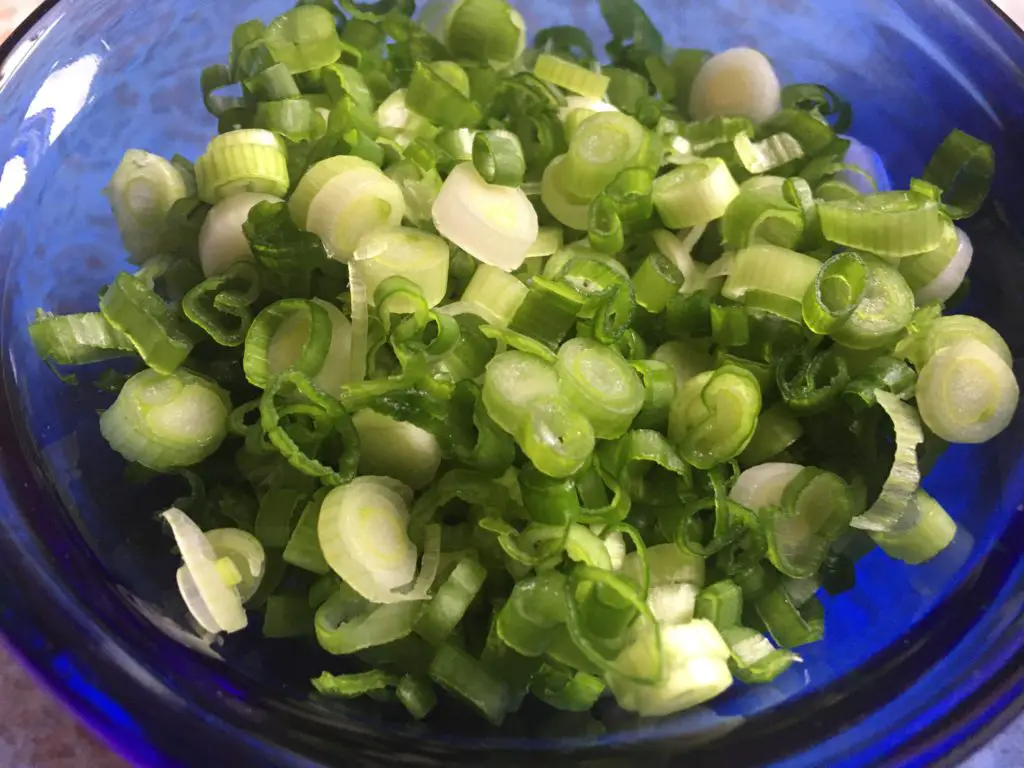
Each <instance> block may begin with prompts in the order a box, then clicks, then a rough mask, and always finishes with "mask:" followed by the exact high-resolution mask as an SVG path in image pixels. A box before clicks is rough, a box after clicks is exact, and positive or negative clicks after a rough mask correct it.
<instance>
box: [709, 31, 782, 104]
mask: <svg viewBox="0 0 1024 768" xmlns="http://www.w3.org/2000/svg"><path fill="white" fill-rule="evenodd" d="M781 99H782V89H781V87H780V86H779V78H778V77H777V76H776V74H775V70H774V69H772V65H771V62H770V61H768V59H767V58H766V57H765V55H764V54H763V53H761V52H759V51H755V50H753V49H752V48H732V49H730V50H728V51H724V52H723V53H719V54H718V55H716V56H712V57H711V58H710V59H708V60H707V61H706V62H705V63H704V64H703V66H701V68H700V70H699V71H698V72H697V76H696V77H695V78H694V79H693V85H692V86H691V90H690V103H689V108H690V114H691V115H693V117H694V118H695V119H697V120H704V119H706V118H709V117H749V118H750V119H751V120H754V121H756V122H761V121H763V120H767V119H768V118H769V117H771V116H772V115H774V114H775V113H776V112H778V111H779V108H780V107H781V105H782V101H781Z"/></svg>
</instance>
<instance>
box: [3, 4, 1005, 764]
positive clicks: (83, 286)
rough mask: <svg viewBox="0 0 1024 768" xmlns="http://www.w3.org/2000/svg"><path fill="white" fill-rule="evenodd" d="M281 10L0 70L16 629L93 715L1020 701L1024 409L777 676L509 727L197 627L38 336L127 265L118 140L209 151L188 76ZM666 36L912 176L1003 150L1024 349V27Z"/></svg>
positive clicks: (419, 746)
mask: <svg viewBox="0 0 1024 768" xmlns="http://www.w3.org/2000/svg"><path fill="white" fill-rule="evenodd" d="M285 4H286V3H284V2H281V1H280V0H216V2H210V1H209V0H149V2H145V3H142V2H137V0H61V1H60V2H56V3H55V2H48V3H45V4H44V6H43V8H42V9H41V10H40V11H39V12H38V13H37V14H36V15H35V16H34V18H33V19H32V20H30V23H29V24H27V25H26V26H25V27H23V29H22V30H21V31H20V32H19V34H17V35H16V36H15V38H13V39H12V40H11V41H9V42H8V43H7V44H6V45H5V46H4V47H3V50H2V53H3V56H4V60H3V63H2V65H0V66H2V69H0V168H2V171H0V261H2V266H3V269H2V270H0V295H2V297H3V307H2V324H0V344H2V349H3V351H4V355H3V363H2V365H3V376H2V390H0V391H2V394H3V400H4V403H3V405H2V406H0V472H2V488H0V515H2V521H0V523H2V524H0V626H2V629H3V632H4V633H5V634H6V636H7V638H8V640H9V641H10V643H11V644H12V645H13V646H14V647H15V648H16V649H17V651H18V652H19V653H20V654H21V655H22V656H23V657H24V658H25V659H26V660H27V661H28V662H29V663H30V664H31V665H33V666H34V667H35V669H36V670H37V671H38V672H39V673H40V675H41V676H43V677H44V678H45V679H46V680H47V681H48V682H49V683H50V684H51V685H52V687H53V688H55V689H56V691H57V692H58V693H59V694H60V695H61V696H63V697H64V699H65V700H67V701H68V702H69V703H70V704H71V705H72V706H73V707H74V708H75V709H76V710H78V712H79V713H80V714H82V716H84V717H85V718H86V719H87V720H88V721H89V722H90V723H91V724H92V725H93V726H94V727H95V728H97V729H98V730H99V731H101V732H102V733H104V734H105V735H106V736H108V737H109V738H110V740H111V741H112V742H114V743H115V744H116V745H118V747H119V748H120V749H121V750H122V751H123V752H124V753H125V754H127V755H129V756H131V757H132V758H134V759H136V760H138V761H139V762H141V763H144V764H148V765H153V766H163V765H198V766H217V765H245V766H250V767H255V766H275V767H276V768H289V767H291V766H316V765H351V766H385V765H386V766H399V765H416V766H432V765H438V766H440V765H461V764H466V765H475V766H491V765H495V766H505V765H516V764H527V763H533V764H536V765H559V766H569V765H590V766H605V765H608V766H611V765H636V764H638V762H639V761H644V764H645V765H652V766H654V765H688V766H690V765H692V766H701V765H714V766H730V767H737V768H738V767H739V766H753V765H772V766H786V767H787V768H818V767H820V766H830V767H831V768H841V767H845V766H849V767H851V768H852V767H853V766H866V765H892V766H897V765H898V766H919V765H930V764H933V763H934V764H954V763H956V762H957V761H958V760H960V759H961V758H963V757H964V756H965V755H966V754H968V753H969V752H970V751H971V750H972V749H973V748H975V747H976V746H977V745H979V744H980V743H982V742H983V741H984V740H985V739H986V738H987V737H989V736H990V735H991V734H992V733H993V732H994V731H995V730H996V729H998V728H999V727H1001V726H1002V725H1003V724H1005V723H1006V722H1007V721H1008V720H1009V718H1010V717H1011V716H1012V715H1014V714H1015V713H1016V712H1018V711H1019V710H1020V709H1021V704H1022V693H1024V679H1022V678H1024V650H1022V648H1024V617H1022V612H1021V606H1022V602H1024V565H1022V563H1021V548H1022V545H1024V504H1022V502H1024V465H1022V462H1021V456H1022V451H1021V446H1024V416H1021V415H1018V418H1017V419H1016V420H1015V421H1014V423H1013V425H1012V426H1011V428H1010V429H1009V430H1007V432H1005V433H1004V434H1003V435H1001V436H1000V437H999V438H998V439H996V440H995V441H993V442H992V443H990V444H987V445H983V446H972V447H968V446H957V447H954V448H952V449H951V450H950V451H949V452H948V453H947V454H946V455H945V456H944V457H943V458H942V459H941V461H940V462H939V464H938V466H937V467H935V469H934V471H933V472H932V473H931V475H930V476H929V478H928V480H927V483H926V485H927V487H928V489H929V490H930V491H931V492H932V493H933V494H934V495H935V496H936V497H937V498H938V499H940V500H941V501H942V503H943V504H944V505H945V506H946V507H947V508H948V509H949V511H950V512H951V513H952V514H953V516H954V517H955V518H956V519H957V521H958V523H959V525H960V533H959V534H958V536H957V538H956V540H955V542H954V544H953V546H952V547H951V548H950V549H949V550H948V551H947V552H945V553H944V554H943V555H942V556H940V557H939V558H938V559H936V560H935V561H934V562H932V563H930V564H928V565H925V566H921V567H917V568H912V567H908V566H905V565H902V564H900V563H897V562H893V561H890V560H888V559H886V558H885V557H884V556H883V555H882V554H881V553H879V552H874V553H872V554H870V555H868V556H867V557H865V558H864V559H863V560H862V561H861V562H860V564H859V566H858V584H857V588H856V590H854V591H853V592H850V593H847V594H845V595H842V596H841V597H839V598H837V599H829V600H827V601H826V602H827V617H828V632H827V638H826V640H825V641H824V642H822V643H820V644H818V645H814V646H810V647H808V648H806V649H804V650H805V653H804V663H803V664H800V665H797V666H795V667H794V668H792V669H791V670H790V671H789V672H787V673H786V674H785V675H783V676H782V677H780V678H779V679H778V680H777V681H776V682H775V683H773V684H771V685H767V686H761V687H745V686H742V685H738V686H736V687H735V688H734V689H733V690H731V691H729V692H728V694H727V695H725V696H723V697H722V698H720V699H717V700H715V701H713V702H711V703H710V704H708V705H707V706H704V707H700V708H699V709H696V710H693V711H689V712H685V713H681V714H679V715H677V716H673V717H667V718H664V719H661V720H647V721H640V720H637V719H636V718H633V717H630V716H627V715H626V714H625V713H622V712H620V711H617V710H616V709H615V708H614V707H612V706H610V705H609V706H607V707H605V708H604V709H601V710H600V711H599V712H598V713H597V714H598V717H599V719H600V720H601V721H602V722H603V724H604V730H603V732H602V733H595V732H594V730H593V729H592V728H591V727H589V726H588V724H587V723H586V722H585V721H581V720H575V719H574V718H572V717H568V716H555V715H553V714H551V713H544V712H540V711H533V710H530V711H527V712H524V713H523V715H522V716H521V717H518V718H517V719H516V720H515V721H514V722H512V723H510V724H509V725H508V726H507V728H505V729H503V730H502V731H501V732H492V731H489V730H488V729H487V728H486V727H484V726H481V725H478V724H477V723H476V721H475V719H474V718H472V717H465V716H464V713H463V712H461V711H460V710H458V709H457V708H455V707H453V708H452V709H451V710H447V711H444V712H442V713H440V715H439V716H438V717H437V718H433V719H431V721H430V723H429V724H427V725H418V724H409V723H408V722H406V720H405V719H404V718H403V717H401V715H400V713H398V712H396V711H394V710H392V709H389V708H386V707H378V706H376V705H374V704H373V703H372V702H364V701H359V702H351V703H324V702H322V701H311V700H310V699H309V696H308V679H309V677H310V675H311V674H316V673H318V672H319V671H320V669H321V667H320V665H321V664H322V662H323V658H322V657H321V656H318V655H317V654H315V653H309V652H306V651H307V649H308V646H306V645H303V644H302V643H300V642H267V641H263V640H262V639H261V638H260V637H259V636H258V631H256V632H253V634H251V635H243V636H241V637H238V638H231V639H230V641H228V642H227V643H226V644H225V645H223V646H220V647H218V648H215V649H213V650H211V649H209V648H204V647H196V646H197V644H196V642H195V640H194V638H192V639H190V638H191V635H190V631H189V630H188V629H187V627H188V626H189V625H188V623H187V622H186V621H185V616H184V613H183V608H182V606H181V604H180V601H179V600H178V598H177V596H176V593H175V590H174V587H173V584H174V578H173V577H174V569H175V565H176V563H175V562H174V557H173V556H172V555H171V553H170V543H169V540H168V538H167V537H166V535H165V534H164V533H163V532H162V531H161V527H160V526H159V525H158V524H157V523H156V522H155V521H154V514H155V513H156V512H157V511H158V510H159V509H160V508H161V505H163V504H166V503H167V502H168V501H170V499H172V498H173V497H174V495H175V493H174V489H168V496H167V498H157V497H154V495H153V494H152V493H150V494H149V495H148V496H144V495H142V494H140V492H139V491H138V490H136V489H135V488H133V487H132V486H129V485H126V484H125V483H124V482H123V481H122V477H121V474H122V471H123V465H122V464H121V462H120V461H119V460H118V459H117V457H116V456H115V455H114V454H113V453H112V452H111V451H110V449H109V448H107V447H106V446H105V445H104V444H103V442H102V440H100V439H99V438H98V430H97V419H96V409H97V408H102V407H104V406H105V405H106V404H107V398H106V397H105V396H104V395H102V394H99V393H96V392H93V391H92V390H91V389H90V388H87V387H79V388H72V387H69V386H66V385H64V384H62V383H61V382H60V381H59V380H58V379H57V378H56V377H55V376H54V375H53V373H52V372H51V371H50V370H49V369H48V368H47V367H46V366H45V365H43V364H42V363H41V362H40V361H39V360H38V359H36V356H35V355H34V353H33V351H32V347H31V345H30V343H29V340H28V334H27V326H28V323H29V322H30V320H31V319H32V317H33V315H34V312H35V310H36V308H37V307H42V308H44V309H46V310H49V311H53V312H69V311H81V310H86V309H89V308H92V307H94V306H95V303H96V291H97V289H99V288H100V287H101V286H102V285H103V284H104V283H106V282H107V281H109V279H110V278H111V277H112V276H113V275H114V274H115V273H116V272H117V271H118V270H119V269H121V268H122V267H123V266H124V265H125V259H124V253H123V252H122V249H121V247H120V244H119V240H118V236H117V232H116V230H115V228H114V223H113V220H112V218H111V216H110V214H109V211H108V208H107V204H106V201H105V199H104V198H103V196H102V195H101V194H100V190H101V189H102V188H103V186H104V184H105V183H106V181H107V180H108V178H109V177H110V175H111V173H112V172H113V170H114V168H115V167H116V165H117V163H118V160H119V159H120V157H121V154H122V153H123V152H124V150H125V149H127V148H129V147H139V148H143V149H147V150H150V151H154V152H159V153H161V154H164V155H167V156H170V155H171V154H173V153H176V152H177V153H181V154H183V155H185V156H189V157H195V156H196V155H197V154H198V153H199V152H200V150H201V149H202V147H203V146H204V144H205V143H206V141H207V140H208V138H209V137H210V136H211V135H212V133H213V132H214V131H215V124H214V121H213V120H212V119H211V118H210V117H209V116H208V115H206V114H205V113H204V111H203V107H202V103H201V100H200V93H199V85H198V73H199V71H200V69H201V68H202V67H204V66H206V65H208V64H212V63H215V62H217V61H220V60H222V59H223V58H224V57H225V56H226V52H227V48H228V41H229V36H230V33H231V30H232V28H233V27H234V25H236V24H238V23H240V22H242V21H244V20H246V19H248V18H252V17H260V18H263V19H269V18H271V17H272V16H274V15H275V14H276V13H277V12H279V11H281V10H282V9H283V5H285ZM645 5H646V6H647V7H648V10H649V12H650V13H651V16H652V17H653V19H654V20H655V22H656V24H657V25H658V26H659V28H660V29H662V30H663V31H664V33H665V38H666V39H667V40H668V41H669V42H670V44H672V45H674V46H678V47H701V48H710V49H724V48H727V47H732V46H737V45H749V46H753V47H756V48H760V49H761V50H763V51H764V52H765V53H767V54H768V55H769V56H770V57H771V58H772V59H773V60H774V62H775V63H776V65H777V67H778V70H779V73H780V75H781V76H782V78H783V79H784V81H786V82H823V83H827V84H829V85H830V86H832V87H833V88H835V89H836V90H837V91H838V92H839V93H841V94H843V95H844V96H845V97H846V98H847V99H848V100H849V101H851V102H852V103H853V104H854V105H855V119H854V127H853V129H852V131H851V133H852V134H853V135H854V136H856V137H857V138H859V139H861V140H862V141H863V142H865V143H866V144H868V145H870V146H872V147H874V148H875V149H877V150H878V152H879V153H880V155H881V157H882V158H883V160H884V162H885V164H886V165H887V167H888V170H889V173H890V175H891V177H892V180H893V183H894V184H895V185H899V184H906V183H907V181H908V179H909V178H910V177H911V176H913V175H915V174H918V173H920V171H921V169H922V168H923V167H924V164H925V162H926V161H927V159H928V157H929V155H930V153H931V151H932V149H934V147H935V146H937V145H938V143H939V142H940V141H941V140H942V138H943V137H944V136H945V135H946V134H947V133H948V132H949V131H950V130H951V129H953V128H956V127H959V128H962V129H964V130H966V131H968V132H970V133H973V134H975V135H977V136H980V137H981V138H983V139H984V140H986V141H988V142H991V143H992V144H993V145H994V146H995V148H996V153H997V157H998V159H999V163H998V176H997V179H996V184H995V190H994V193H993V195H992V198H991V200H990V202H989V203H988V204H987V205H986V207H985V209H984V210H983V211H982V213H981V214H979V216H977V217H976V218H975V219H974V220H972V221H971V222H970V223H969V232H970V234H971V236H972V237H973V238H974V242H975V249H976V254H977V255H976V257H975V262H974V267H973V269H972V271H971V275H970V277H971V280H972V284H973V293H972V296H973V297H974V298H973V306H972V307H970V310H971V311H973V312H975V313H977V314H980V315H981V316H982V317H984V318H985V319H986V320H988V321H989V322H991V323H992V324H993V325H995V327H996V328H998V329H999V330H1000V331H1001V332H1002V333H1003V335H1004V336H1005V337H1006V338H1007V340H1008V341H1009V343H1010V346H1011V347H1012V349H1013V350H1014V353H1015V356H1016V352H1017V350H1020V349H1022V348H1024V312H1022V311H1021V297H1024V239H1022V233H1024V226H1022V223H1024V195H1022V194H1021V179H1022V178H1024V156H1022V154H1021V147H1022V144H1024V141H1022V139H1024V73H1022V72H1021V69H1020V65H1021V63H1024V41H1022V39H1021V37H1020V36H1019V32H1018V31H1017V30H1016V29H1015V28H1014V27H1013V26H1012V25H1011V24H1010V23H1009V21H1008V20H1006V19H1004V18H1003V17H1001V16H1000V15H999V13H998V12H997V11H996V10H995V8H994V7H993V6H992V5H990V4H989V3H988V2H985V1H984V0H716V1H715V2H711V1H710V0H699V1H698V0H695V1H694V2H678V1H676V2H670V1H669V0H663V1H660V2H659V0H648V2H646V3H645ZM520 7H521V9H522V10H523V12H524V15H525V17H526V19H527V21H528V22H529V23H530V25H531V28H534V29H536V28H539V27H541V26H546V25H551V24H568V23H571V24H576V25H579V26H582V27H584V28H586V29H587V30H588V31H590V32H592V33H593V34H594V36H595V38H596V39H597V40H599V41H600V42H604V41H605V40H606V39H607V35H606V33H605V32H604V30H603V23H602V21H601V16H600V13H599V10H598V5H597V3H594V2H584V0H572V1H571V2H561V3H554V2H552V1H551V0H524V2H521V3H520Z"/></svg>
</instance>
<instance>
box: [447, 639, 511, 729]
mask: <svg viewBox="0 0 1024 768" xmlns="http://www.w3.org/2000/svg"><path fill="white" fill-rule="evenodd" d="M430 679H431V680H433V681H434V682H435V683H437V684H438V685H440V686H441V687H442V688H444V689H445V690H447V691H449V692H450V693H453V694H455V695H456V696H458V697H460V698H462V699H464V700H466V701H468V702H469V703H470V704H472V705H473V706H474V707H475V708H476V709H477V710H478V711H479V712H480V713H481V714H482V715H483V716H484V717H485V718H487V720H488V721H489V722H491V723H493V724H494V725H501V722H502V720H504V719H505V713H506V712H507V710H508V707H509V691H508V687H507V686H506V685H505V684H503V683H501V682H500V681H498V680H496V679H495V678H494V677H492V676H491V675H490V674H489V673H488V672H487V670H486V669H485V668H484V667H483V666H482V665H481V663H480V662H479V661H477V660H476V659H474V658H473V657H472V656H470V655H469V654H468V653H466V652H465V651H464V650H461V649H460V648H456V647H455V646H453V645H451V644H450V643H445V644H444V645H442V646H441V647H440V648H438V650H437V655H435V656H434V660H433V661H432V662H430Z"/></svg>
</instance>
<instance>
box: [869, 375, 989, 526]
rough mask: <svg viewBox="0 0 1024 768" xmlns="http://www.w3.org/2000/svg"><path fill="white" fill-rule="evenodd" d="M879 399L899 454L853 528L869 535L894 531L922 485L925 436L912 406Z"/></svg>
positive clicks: (884, 397) (888, 396)
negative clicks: (921, 447)
mask: <svg viewBox="0 0 1024 768" xmlns="http://www.w3.org/2000/svg"><path fill="white" fill-rule="evenodd" d="M1000 362H1001V361H1000ZM875 398H876V399H877V400H878V404H879V405H880V406H882V409H883V410H884V411H885V412H886V414H887V415H888V416H889V418H890V419H891V420H892V426H893V431H894V432H895V434H896V452H895V454H894V456H893V460H892V467H891V468H890V470H889V476H888V477H887V478H886V480H885V483H884V485H883V486H882V492H881V494H879V496H878V498H877V499H876V500H875V503H874V504H872V505H871V506H870V507H869V508H868V510H867V511H866V512H864V513H863V514H861V515H858V516H857V517H855V518H853V520H852V521H851V522H850V525H851V526H853V527H854V528H861V529H863V530H866V531H890V530H892V529H893V528H895V527H897V526H898V525H899V523H900V521H901V520H902V519H903V518H904V516H905V515H906V513H907V505H908V503H909V502H910V498H911V496H912V495H913V494H914V491H916V490H917V486H918V484H919V483H920V482H921V471H920V469H919V468H918V464H917V446H918V445H919V444H920V443H921V442H922V441H923V440H924V433H923V432H922V430H921V420H920V419H919V418H918V415H917V411H915V410H914V408H913V407H912V406H910V405H907V404H906V403H904V402H903V401H902V400H900V399H899V398H898V397H897V396H896V395H893V394H891V393H889V392H885V391H883V390H878V391H876V392H875Z"/></svg>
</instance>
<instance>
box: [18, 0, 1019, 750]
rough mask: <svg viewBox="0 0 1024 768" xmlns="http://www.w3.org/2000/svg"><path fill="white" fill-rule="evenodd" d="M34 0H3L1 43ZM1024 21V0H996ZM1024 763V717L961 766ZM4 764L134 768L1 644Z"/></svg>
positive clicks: (1014, 16) (26, 13)
mask: <svg viewBox="0 0 1024 768" xmlns="http://www.w3.org/2000/svg"><path fill="white" fill-rule="evenodd" d="M34 4H35V3H34V0H0V42H2V41H3V40H4V38H6V36H7V35H8V34H9V33H10V31H12V30H13V29H14V28H15V27H16V26H17V25H18V24H19V23H21V21H22V20H23V19H24V18H25V16H27V15H28V13H29V11H30V10H31V8H32V7H33V6H34ZM997 5H1002V6H1003V8H1004V10H1005V11H1006V12H1007V14H1008V15H1009V16H1010V17H1011V18H1014V19H1015V20H1017V19H1019V20H1021V22H1022V23H1024V0H997ZM1016 766H1024V716H1022V717H1021V718H1018V720H1017V721H1016V722H1015V723H1014V724H1013V725H1012V726H1011V727H1010V728H1008V729H1007V730H1006V731H1005V732H1004V733H1002V734H1001V735H1000V736H998V737H997V738H996V739H994V740H993V741H992V742H991V743H990V744H989V745H988V746H986V747H985V748H984V749H983V750H981V751H980V752H978V753H977V754H976V755H974V756H973V757H972V758H971V759H970V760H968V761H967V762H966V763H965V764H964V765H963V766H962V768H1015V767H1016ZM0 768H129V766H128V763H126V762H125V761H124V760H122V759H121V758H120V757H118V756H116V755H115V754H113V753H112V752H111V751H110V749H109V748H108V747H107V746H106V745H104V744H103V743H101V742H100V741H99V740H98V739H97V738H96V737H95V736H94V735H93V734H92V733H90V732H89V730H88V729H87V728H85V727H84V726H83V725H82V724H81V723H79V722H78V720H77V719H76V718H75V716H74V715H72V714H71V713H70V712H68V711H67V710H66V709H65V708H64V706H63V705H62V704H60V703H59V702H58V701H57V700H56V699H54V697H53V696H52V695H51V694H50V693H49V692H48V691H46V690H44V689H43V688H42V687H41V686H40V685H39V684H38V682H37V681H36V680H35V679H34V678H33V677H32V676H31V674H30V673H29V672H27V671H26V670H25V669H23V668H22V666H21V665H20V663H19V662H18V660H16V659H15V658H13V657H12V656H11V654H10V653H9V652H8V651H6V650H5V649H3V648H2V647H0Z"/></svg>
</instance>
